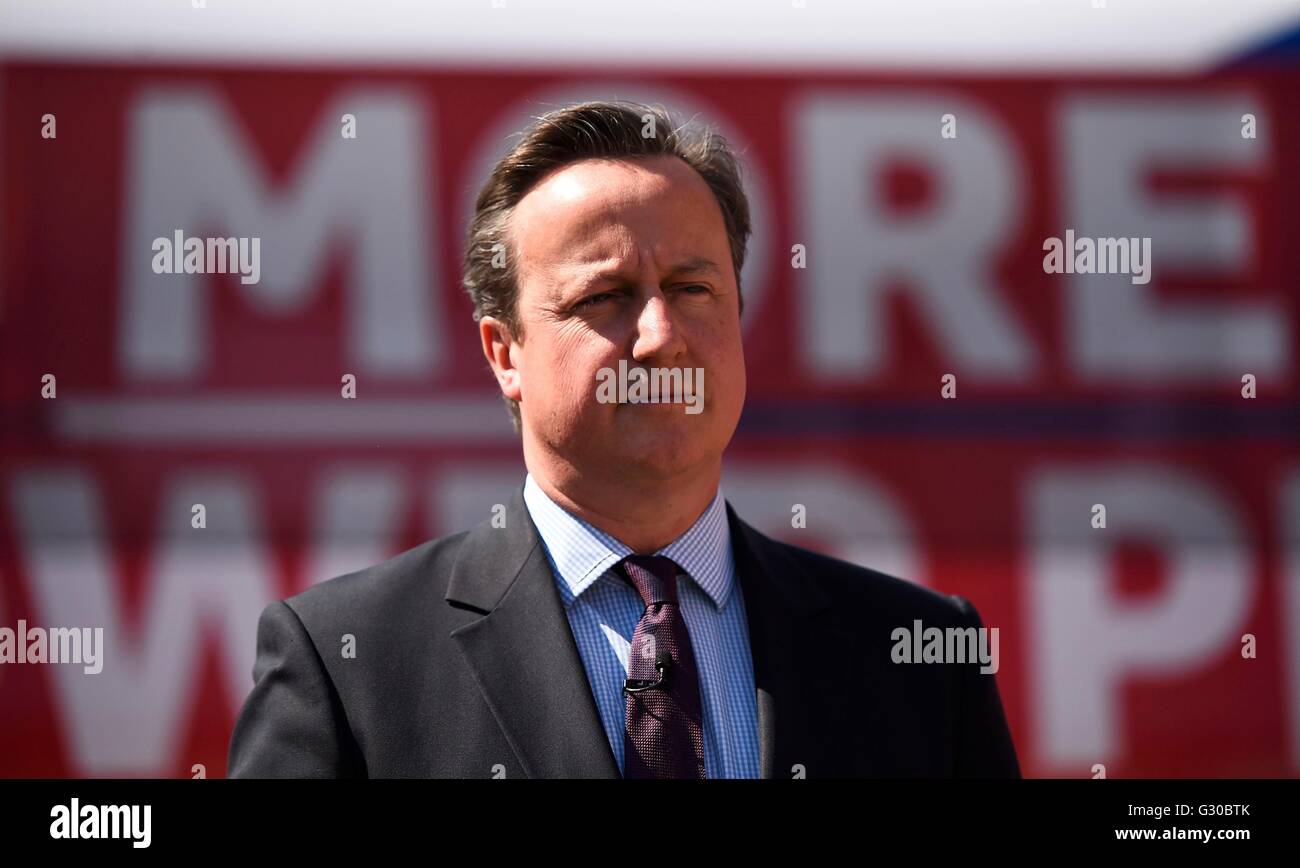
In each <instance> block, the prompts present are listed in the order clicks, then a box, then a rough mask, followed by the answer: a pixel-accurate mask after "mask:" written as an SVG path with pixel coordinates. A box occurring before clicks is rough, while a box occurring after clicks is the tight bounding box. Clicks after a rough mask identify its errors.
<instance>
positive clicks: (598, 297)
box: [577, 292, 614, 307]
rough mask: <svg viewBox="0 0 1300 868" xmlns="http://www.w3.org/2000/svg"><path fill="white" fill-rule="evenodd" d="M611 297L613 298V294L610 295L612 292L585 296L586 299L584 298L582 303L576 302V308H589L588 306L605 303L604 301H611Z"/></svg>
mask: <svg viewBox="0 0 1300 868" xmlns="http://www.w3.org/2000/svg"><path fill="white" fill-rule="evenodd" d="M613 297H614V293H612V292H598V293H596V294H595V295H589V296H587V297H586V298H584V299H583V300H582V301H580V302H578V305H577V306H578V307H589V306H591V305H593V304H599V303H600V302H602V301H605V300H607V299H611V298H613Z"/></svg>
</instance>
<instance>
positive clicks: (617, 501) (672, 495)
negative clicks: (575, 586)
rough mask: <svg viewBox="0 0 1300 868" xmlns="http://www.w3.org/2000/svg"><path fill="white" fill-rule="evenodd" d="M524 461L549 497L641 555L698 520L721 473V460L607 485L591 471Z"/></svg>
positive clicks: (648, 552) (707, 506)
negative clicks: (564, 470) (556, 469)
mask: <svg viewBox="0 0 1300 868" xmlns="http://www.w3.org/2000/svg"><path fill="white" fill-rule="evenodd" d="M525 463H526V464H527V465H528V472H529V473H530V474H531V475H532V477H533V481H534V482H536V483H537V484H538V486H540V487H541V489H542V491H544V492H546V496H547V497H549V498H550V499H551V500H553V501H555V502H556V503H557V504H559V506H561V507H563V508H564V509H565V510H567V511H568V512H570V513H572V514H573V515H576V516H577V517H578V518H581V519H582V520H583V521H585V522H587V523H588V524H590V525H592V526H593V527H596V528H599V529H600V530H602V531H604V532H605V533H607V534H609V535H610V536H612V537H614V539H616V540H618V541H619V542H621V543H623V544H624V545H625V546H627V547H628V548H630V549H632V551H634V552H636V553H637V554H641V555H648V554H653V553H654V552H657V551H659V550H660V549H662V548H663V547H665V546H666V545H668V544H669V543H671V542H672V541H673V540H675V539H677V538H678V537H679V536H681V535H682V534H684V533H685V532H686V531H687V530H688V529H689V528H690V527H691V525H693V524H695V522H696V521H697V520H698V519H699V517H700V516H701V515H702V514H703V513H704V511H705V510H706V509H708V508H709V504H711V503H712V502H713V498H714V497H716V496H717V493H718V482H719V480H720V478H721V475H722V466H721V462H720V461H719V462H718V463H717V465H716V466H715V467H713V468H712V469H711V470H709V471H705V472H700V471H698V470H696V471H692V472H691V473H690V474H683V475H682V477H681V478H671V479H654V480H642V479H634V480H620V481H619V483H618V484H617V485H604V484H593V482H592V480H591V477H590V476H589V475H587V476H582V477H580V476H578V475H577V474H573V475H570V476H568V477H567V478H566V477H565V476H563V475H562V474H556V473H550V472H548V468H546V467H536V466H533V465H534V464H536V463H539V462H528V461H525Z"/></svg>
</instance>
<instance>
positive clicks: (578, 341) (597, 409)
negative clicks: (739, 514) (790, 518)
mask: <svg viewBox="0 0 1300 868" xmlns="http://www.w3.org/2000/svg"><path fill="white" fill-rule="evenodd" d="M749 233H750V225H749V207H748V203H747V200H746V197H745V193H744V189H743V187H742V185H741V181H740V171H739V164H738V162H737V161H736V159H735V157H734V156H733V155H732V153H731V151H730V150H729V148H728V146H727V144H726V142H725V141H724V140H723V139H722V138H721V137H720V136H718V135H717V134H715V133H713V132H712V131H710V130H707V129H691V128H686V127H678V126H677V125H675V124H674V123H673V122H672V119H671V118H670V117H669V116H668V115H667V114H666V113H665V112H663V111H662V110H660V109H657V108H652V107H648V106H642V105H636V104H625V103H583V104H580V105H575V106H571V107H569V108H565V109H562V110H559V111H555V112H551V113H549V114H547V115H545V116H543V117H542V118H540V119H539V120H538V122H537V123H536V124H535V125H534V126H532V127H531V128H530V129H529V130H527V131H526V132H525V133H524V135H523V138H522V140H521V141H520V142H519V144H518V145H516V146H515V148H514V149H513V150H512V151H511V153H510V154H509V155H507V156H506V157H505V158H504V159H503V160H502V161H501V162H500V163H499V164H497V166H496V168H495V170H494V171H493V173H492V175H491V177H490V178H489V180H488V182H487V184H486V185H485V186H484V188H483V190H482V192H481V193H480V194H479V197H478V201H477V205H476V210H475V214H474V219H473V222H472V223H471V226H470V232H469V238H468V241H467V245H466V252H465V269H464V283H465V286H466V288H467V289H468V290H469V292H470V296H471V298H472V299H473V301H474V317H475V320H476V321H477V322H478V323H479V331H480V337H481V339H482V344H483V349H484V353H485V355H486V356H487V358H488V361H489V363H490V364H491V366H492V369H493V372H494V373H495V375H496V377H497V381H498V384H499V385H500V387H501V391H502V394H503V395H504V397H505V399H506V402H507V404H508V406H509V408H510V411H511V414H512V416H513V417H514V420H515V426H516V429H518V430H521V432H522V434H523V437H524V441H525V450H526V452H527V451H528V450H530V449H531V450H534V454H545V455H547V456H548V460H553V461H559V462H562V463H567V464H569V465H570V466H571V467H573V468H575V469H581V471H582V472H583V473H587V474H597V475H599V474H609V475H611V476H616V475H620V474H621V475H628V476H635V475H658V476H672V475H676V474H680V473H683V472H689V471H690V470H691V469H693V468H697V467H700V468H702V467H704V466H705V465H706V464H707V463H708V462H716V461H717V460H718V459H719V458H720V457H721V454H722V450H723V449H724V448H725V447H726V445H727V443H728V442H729V441H730V439H731V435H732V433H733V432H734V430H735V427H736V424H737V422H738V420H739V417H740V411H741V407H742V406H743V403H744V393H745V370H744V356H743V352H742V348H741V337H740V312H741V296H740V272H741V267H742V265H743V264H744V257H745V245H746V242H747V240H748V237H749ZM620 360H625V361H626V364H627V367H628V368H629V369H635V368H647V369H649V368H678V369H688V368H689V369H692V370H694V369H698V368H702V369H703V370H704V379H703V384H704V389H703V392H704V405H703V411H702V412H700V413H698V414H694V413H687V412H685V406H686V405H684V404H682V403H666V404H645V403H642V404H632V403H601V402H600V401H598V400H597V386H598V385H599V379H598V377H599V372H600V371H601V369H604V368H608V369H613V370H615V371H617V370H618V368H619V361H620Z"/></svg>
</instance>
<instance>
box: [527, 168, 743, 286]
mask: <svg viewBox="0 0 1300 868" xmlns="http://www.w3.org/2000/svg"><path fill="white" fill-rule="evenodd" d="M666 208H667V209H671V210H672V212H673V215H674V218H675V219H673V220H668V221H664V220H654V219H653V217H654V212H656V211H657V212H658V213H659V216H662V211H663V209H666ZM646 218H650V219H646ZM713 218H717V219H718V221H719V226H721V225H722V224H721V222H720V219H721V211H720V209H718V207H717V204H716V202H715V201H714V200H713V194H712V191H710V190H709V188H708V185H707V184H706V183H705V182H704V179H703V178H701V177H699V175H698V174H697V173H696V172H695V170H694V169H692V168H691V167H690V166H688V165H686V163H684V162H682V161H681V160H680V159H678V158H676V157H654V158H646V159H643V160H637V161H634V162H625V161H607V160H583V161H580V162H578V163H574V164H571V165H569V166H565V167H564V168H562V169H559V170H557V171H556V173H555V174H553V175H551V176H550V177H548V178H546V179H544V180H543V182H542V183H541V184H539V185H538V186H537V187H536V188H534V189H533V190H531V191H529V193H528V194H527V195H526V196H525V197H524V198H523V199H522V200H521V201H520V202H519V204H518V205H517V206H516V208H515V212H514V214H513V215H512V216H511V220H510V224H511V227H510V228H511V234H512V236H513V240H514V241H515V243H516V244H517V245H518V246H519V247H520V248H521V249H525V250H527V252H528V255H529V258H537V259H545V260H558V259H564V260H572V261H581V262H594V261H598V260H601V259H609V258H613V257H616V256H627V255H629V254H630V253H631V252H633V250H632V249H633V248H634V247H635V246H636V245H637V244H640V243H644V242H645V241H650V240H653V241H654V242H656V243H657V244H658V243H667V244H670V245H671V244H673V243H684V242H685V241H686V240H687V239H688V238H689V237H690V236H691V235H692V234H695V233H697V232H698V224H699V222H700V221H710V220H712V219H713ZM691 223H694V224H695V225H694V226H691V225H689V224H691ZM651 226H653V227H654V229H655V232H654V235H655V236H656V237H655V238H653V239H651V238H647V237H646V233H647V231H648V230H649V229H650V227H651Z"/></svg>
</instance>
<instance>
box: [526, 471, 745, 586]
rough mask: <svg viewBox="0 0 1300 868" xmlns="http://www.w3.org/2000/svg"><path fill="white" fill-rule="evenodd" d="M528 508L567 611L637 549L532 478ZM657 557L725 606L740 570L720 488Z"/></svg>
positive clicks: (527, 486)
mask: <svg viewBox="0 0 1300 868" xmlns="http://www.w3.org/2000/svg"><path fill="white" fill-rule="evenodd" d="M524 503H525V505H526V506H527V507H528V513H529V515H530V516H531V517H532V520H533V524H534V525H536V526H537V532H538V534H539V535H540V536H541V538H542V542H543V544H544V545H545V548H546V553H547V557H548V558H549V559H550V561H551V567H552V569H553V570H554V571H555V575H556V576H557V578H558V580H559V581H558V582H557V584H558V585H559V588H560V593H561V595H562V596H563V598H564V605H565V607H566V608H567V607H568V606H569V605H570V604H572V602H573V601H574V600H575V599H577V597H578V595H580V594H581V593H582V592H583V591H585V590H586V589H587V588H589V587H591V586H592V585H593V584H595V582H596V580H598V579H599V578H600V577H601V576H603V575H604V574H605V573H606V572H607V571H609V570H610V569H612V568H613V567H614V566H615V565H617V564H618V562H619V561H621V560H623V558H625V557H627V556H628V555H630V554H633V551H632V549H630V548H628V547H627V546H626V545H624V544H623V543H621V542H619V541H618V540H617V539H615V538H614V537H612V536H610V535H609V534H607V533H605V532H604V531H603V530H601V529H600V528H597V527H595V526H593V525H591V524H589V523H588V522H586V521H584V520H583V519H581V518H579V517H578V516H576V515H573V514H572V513H570V512H569V511H568V510H566V509H564V508H563V507H562V506H560V505H559V504H558V503H556V502H555V501H554V500H552V499H551V498H550V496H549V495H547V493H546V492H545V491H543V490H542V487H541V486H540V485H538V484H537V482H536V481H535V480H534V479H533V475H532V474H531V473H530V474H528V476H527V477H526V478H525V480H524ZM655 554H656V555H663V556H665V557H668V558H672V559H673V561H674V562H676V564H677V565H678V566H679V567H681V568H682V570H684V571H685V572H686V574H687V575H688V576H690V577H691V578H692V579H693V580H694V581H695V583H696V584H697V585H699V586H700V589H701V590H703V591H704V592H705V593H706V594H708V595H709V598H710V599H711V600H713V603H714V605H716V606H717V607H718V608H719V609H721V608H722V607H723V606H724V605H726V602H727V599H728V597H730V595H731V586H732V584H733V583H734V577H735V566H734V562H733V560H732V552H731V532H730V528H729V526H728V524H727V510H726V501H724V500H723V497H722V490H721V488H719V489H718V491H717V493H715V494H714V495H713V501H712V502H711V503H710V504H709V506H708V508H707V509H705V510H704V512H703V513H702V514H701V515H700V517H699V518H698V519H696V520H695V523H694V524H692V525H691V526H690V527H689V528H687V529H686V532H685V533H683V534H682V535H681V536H679V537H677V539H675V540H673V541H672V542H670V543H669V544H668V545H666V546H664V547H663V548H661V549H659V551H657V552H655Z"/></svg>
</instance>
